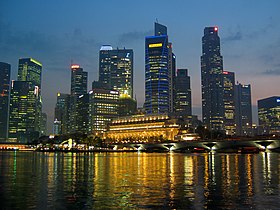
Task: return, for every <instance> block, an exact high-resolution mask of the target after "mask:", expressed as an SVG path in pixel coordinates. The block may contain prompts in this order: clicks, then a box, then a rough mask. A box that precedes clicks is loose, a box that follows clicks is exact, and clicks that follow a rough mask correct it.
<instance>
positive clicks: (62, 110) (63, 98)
mask: <svg viewBox="0 0 280 210" xmlns="http://www.w3.org/2000/svg"><path fill="white" fill-rule="evenodd" d="M69 104H70V94H65V93H57V99H56V105H55V114H54V126H55V125H57V126H58V127H59V128H57V129H55V130H56V133H55V134H67V133H69V127H70V125H69V117H70V116H69V114H70V113H69Z"/></svg>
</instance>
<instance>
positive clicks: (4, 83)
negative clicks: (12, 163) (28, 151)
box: [0, 62, 11, 142]
mask: <svg viewBox="0 0 280 210" xmlns="http://www.w3.org/2000/svg"><path fill="white" fill-rule="evenodd" d="M10 77H11V65H10V64H8V63H3V62H0V142H1V141H2V142H3V141H6V140H7V138H8V119H9V115H8V111H9V95H10Z"/></svg>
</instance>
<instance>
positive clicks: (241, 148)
mask: <svg viewBox="0 0 280 210" xmlns="http://www.w3.org/2000/svg"><path fill="white" fill-rule="evenodd" d="M111 146H112V147H113V148H114V150H122V149H124V148H125V149H134V150H138V151H147V152H148V151H151V152H156V151H174V152H205V151H216V152H258V151H267V150H270V151H278V152H279V151H280V139H254V140H252V139H248V140H214V141H209V140H208V141H206V140H192V141H179V142H165V143H118V144H112V145H111Z"/></svg>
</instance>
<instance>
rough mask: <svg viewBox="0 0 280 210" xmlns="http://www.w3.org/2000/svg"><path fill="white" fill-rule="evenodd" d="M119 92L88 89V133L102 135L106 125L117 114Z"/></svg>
mask: <svg viewBox="0 0 280 210" xmlns="http://www.w3.org/2000/svg"><path fill="white" fill-rule="evenodd" d="M118 99H119V92H118V91H115V90H107V89H93V90H91V91H89V128H88V133H90V134H93V135H103V133H104V131H105V130H106V128H107V125H108V123H109V122H111V120H112V119H113V118H116V117H117V116H118Z"/></svg>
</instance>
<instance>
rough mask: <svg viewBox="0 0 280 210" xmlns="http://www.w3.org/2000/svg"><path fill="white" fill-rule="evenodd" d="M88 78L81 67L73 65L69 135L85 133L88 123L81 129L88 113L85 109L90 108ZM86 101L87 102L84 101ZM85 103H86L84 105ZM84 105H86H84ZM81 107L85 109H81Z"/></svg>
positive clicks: (69, 106) (69, 105)
mask: <svg viewBox="0 0 280 210" xmlns="http://www.w3.org/2000/svg"><path fill="white" fill-rule="evenodd" d="M87 77H88V73H87V72H86V71H84V70H83V68H81V67H80V66H79V65H77V64H72V65H71V94H70V97H69V104H68V109H69V124H68V125H69V126H68V130H67V132H68V133H76V132H85V131H86V126H87V123H85V124H84V126H83V129H80V126H82V124H83V123H82V122H81V121H80V120H83V119H84V117H81V116H82V115H86V114H87V112H84V110H83V109H84V108H85V107H86V106H88V103H87V100H86V99H87V96H86V95H87ZM84 99H85V100H84ZM84 102H85V103H84ZM83 103H84V104H83ZM81 107H83V108H82V109H81Z"/></svg>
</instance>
